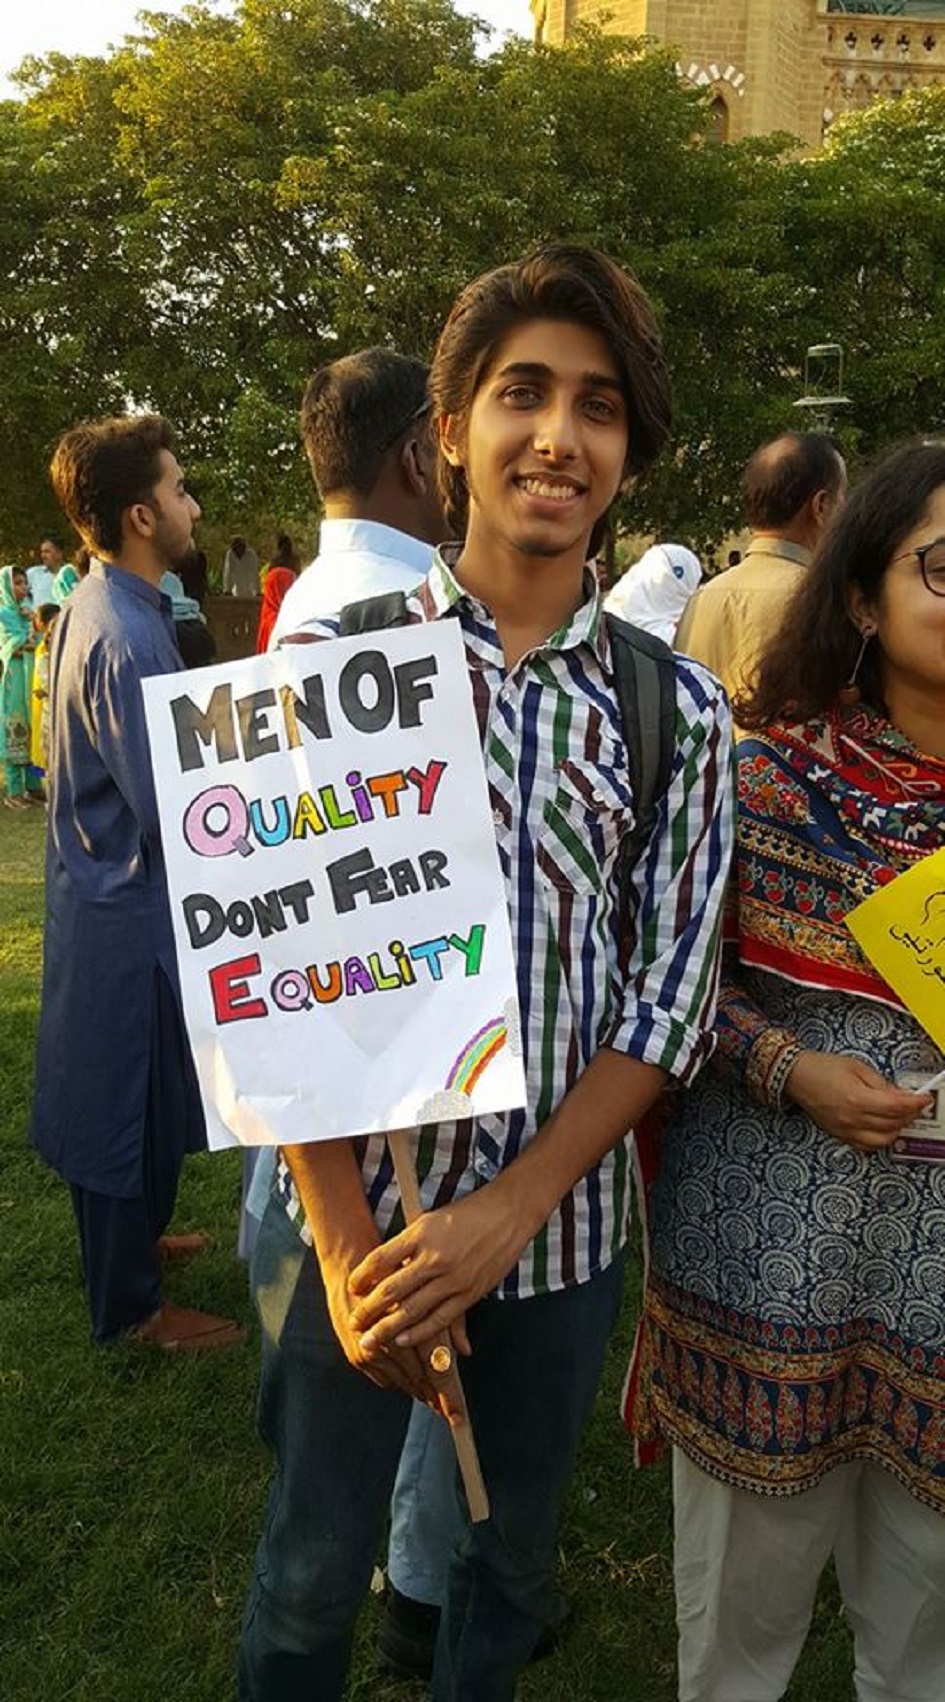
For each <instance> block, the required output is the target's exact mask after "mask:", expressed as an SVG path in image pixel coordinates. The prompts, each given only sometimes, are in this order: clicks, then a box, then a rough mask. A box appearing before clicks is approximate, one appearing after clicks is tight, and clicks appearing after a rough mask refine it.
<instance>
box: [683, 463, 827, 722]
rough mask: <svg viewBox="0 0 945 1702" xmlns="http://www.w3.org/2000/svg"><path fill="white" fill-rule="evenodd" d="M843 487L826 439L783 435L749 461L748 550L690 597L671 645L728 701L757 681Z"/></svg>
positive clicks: (745, 478)
mask: <svg viewBox="0 0 945 1702" xmlns="http://www.w3.org/2000/svg"><path fill="white" fill-rule="evenodd" d="M846 488H847V473H846V467H845V465H844V461H843V457H842V455H841V454H840V451H839V450H838V448H837V446H836V444H835V443H834V442H833V439H832V438H830V437H826V436H824V435H823V433H821V432H815V431H811V432H799V431H790V432H785V434H784V436H783V437H776V438H775V439H774V441H773V442H771V443H765V444H763V445H762V447H761V448H760V449H756V450H755V453H754V455H753V456H752V457H751V460H750V461H749V462H748V465H747V466H746V468H745V471H744V473H743V475H742V497H743V501H744V508H745V518H746V520H747V521H748V524H749V526H750V527H751V529H752V539H751V543H750V544H749V546H748V548H747V550H746V551H745V555H744V558H743V559H742V561H740V562H739V563H738V565H737V567H730V568H728V569H727V571H726V572H725V573H722V574H720V575H719V576H718V578H717V579H711V580H709V581H707V582H706V583H705V584H704V585H702V586H700V588H699V590H698V591H697V592H696V593H695V595H694V596H693V597H691V598H690V600H689V603H688V605H687V607H686V609H685V611H684V613H683V617H682V620H681V621H680V623H679V627H678V629H677V632H676V638H675V646H674V647H675V649H676V650H679V651H681V652H682V654H683V655H685V656H692V657H694V658H695V660H696V661H697V662H703V663H705V665H706V667H709V668H711V669H712V672H713V673H714V674H717V675H718V677H719V679H720V680H721V681H722V684H723V685H724V687H725V689H726V691H727V693H728V695H729V697H730V698H731V699H733V700H737V699H738V698H739V697H741V696H743V695H744V693H745V691H746V689H747V688H748V687H749V686H750V685H751V683H752V682H753V679H754V675H755V672H756V669H757V666H758V662H759V659H760V656H761V653H762V650H763V649H764V646H765V643H766V642H767V639H768V637H769V635H770V634H771V633H772V632H774V630H775V629H776V627H777V626H778V623H779V621H780V618H781V613H782V610H783V609H784V606H785V604H786V603H787V602H788V600H789V598H790V597H791V595H792V593H793V592H794V591H795V590H796V588H797V584H798V580H799V577H800V575H801V574H802V573H803V571H804V569H805V567H806V566H807V564H808V562H809V561H810V559H811V556H812V555H813V552H814V550H815V548H816V546H817V544H818V542H819V540H820V537H821V534H822V532H823V531H824V530H825V528H826V526H827V524H828V522H829V521H830V519H831V517H832V515H833V514H834V512H835V511H836V509H837V508H838V507H839V506H840V504H841V503H842V502H843V499H844V497H845V495H846Z"/></svg>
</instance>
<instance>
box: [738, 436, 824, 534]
mask: <svg viewBox="0 0 945 1702" xmlns="http://www.w3.org/2000/svg"><path fill="white" fill-rule="evenodd" d="M842 480H843V459H842V457H841V454H840V450H839V448H838V446H837V444H836V443H835V442H834V440H833V438H832V437H827V436H826V434H825V433H824V432H820V431H786V432H784V433H783V435H782V436H781V437H776V438H774V439H773V440H772V442H771V443H763V444H762V445H761V448H760V449H756V450H755V453H754V455H753V456H752V457H751V460H750V461H749V462H748V465H747V466H746V468H745V471H744V473H743V474H742V500H743V503H744V507H745V518H746V520H747V521H748V524H749V526H750V527H751V528H752V530H753V531H755V532H764V531H766V530H770V529H771V528H772V527H780V526H789V525H790V523H791V521H792V520H793V519H794V517H795V515H797V514H799V513H800V511H801V509H802V508H803V507H804V504H805V503H806V502H809V501H810V499H811V497H812V496H816V495H817V492H818V491H829V492H830V493H831V494H833V493H834V492H835V491H837V490H839V488H840V485H841V482H842Z"/></svg>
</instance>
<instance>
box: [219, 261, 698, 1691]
mask: <svg viewBox="0 0 945 1702" xmlns="http://www.w3.org/2000/svg"><path fill="white" fill-rule="evenodd" d="M431 393H432V395H433V398H434V410H435V416H436V422H437V426H438V430H439V434H440V444H441V449H442V454H443V462H442V475H443V478H442V482H443V486H444V494H445V498H446V508H447V517H448V519H449V520H450V521H451V522H452V523H453V525H454V527H455V528H456V533H457V535H459V536H463V535H465V542H464V543H463V544H462V545H461V546H456V547H455V548H453V549H452V550H450V551H446V552H440V553H439V554H438V556H437V557H436V558H435V560H434V562H433V566H432V567H431V569H430V572H429V574H428V576H427V578H426V580H425V581H424V583H423V585H422V586H421V587H420V589H419V591H418V593H417V594H416V595H414V596H413V597H411V598H410V600H409V612H410V616H411V618H412V619H414V620H439V619H451V620H457V621H458V622H459V623H460V627H461V630H462V634H463V638H464V641H465V646H466V657H467V664H468V668H469V676H470V687H471V691H472V697H473V702H474V706H475V710H476V714H477V717H478V721H479V727H480V734H481V739H482V749H483V760H484V763H485V767H486V774H487V779H488V785H489V790H490V796H491V801H492V808H493V816H494V820H495V828H496V838H497V844H498V850H499V859H500V864H501V867H502V870H503V874H504V876H505V881H506V891H507V898H508V905H509V916H510V923H511V928H512V938H513V945H514V950H515V956H516V968H517V978H518V993H519V1003H520V1010H521V1022H522V1041H523V1052H524V1058H525V1066H526V1079H527V1095H528V1102H527V1105H526V1106H525V1108H523V1109H522V1110H518V1111H511V1112H508V1113H506V1114H504V1115H493V1116H484V1117H480V1118H477V1119H473V1120H467V1121H463V1122H457V1123H442V1124H437V1125H432V1126H429V1127H425V1128H424V1129H422V1130H421V1131H420V1133H419V1142H418V1152H417V1164H418V1174H419V1177H420V1185H421V1194H422V1199H423V1204H424V1207H425V1210H424V1213H423V1215H422V1216H421V1217H420V1218H419V1219H418V1220H417V1221H416V1222H415V1223H414V1224H412V1225H411V1226H410V1227H409V1228H407V1229H405V1230H400V1232H399V1233H396V1230H397V1225H398V1219H397V1216H396V1213H397V1207H398V1201H397V1194H396V1189H395V1186H394V1184H393V1181H392V1178H391V1175H390V1169H389V1164H388V1161H387V1157H386V1152H385V1143H384V1141H383V1138H381V1137H373V1136H372V1137H369V1138H367V1139H364V1140H359V1141H358V1142H356V1143H352V1142H350V1141H332V1142H327V1143H315V1144H311V1145H306V1146H295V1147H289V1148H287V1149H286V1150H285V1151H284V1153H283V1165H282V1169H281V1172H280V1178H279V1183H280V1185H279V1188H278V1189H277V1190H276V1191H275V1192H274V1194H273V1197H272V1198H271V1199H270V1203H269V1206H268V1208H267V1212H266V1216H265V1218H264V1220H263V1224H262V1227H261V1230H260V1237H259V1243H258V1245H257V1251H256V1263H255V1266H254V1285H255V1290H256V1298H257V1303H258V1305H259V1309H260V1316H261V1320H262V1325H263V1368H262V1389H261V1396H260V1409H259V1410H260V1427H261V1431H262V1434H263V1435H264V1437H265V1439H266V1440H267V1441H268V1442H269V1444H270V1445H271V1446H272V1447H273V1449H274V1451H275V1453H276V1457H277V1468H278V1469H277V1474H276V1478H275V1481H274V1485H273V1490H272V1495H271V1499H270V1506H269V1513H268V1516H267V1520H266V1529H265V1531H264V1534H263V1537H262V1539H261V1541H260V1545H259V1549H258V1551H257V1556H256V1564H255V1568H254V1576H253V1579H252V1582H251V1586H250V1592H249V1599H248V1602H247V1609H246V1616H245V1621H244V1634H243V1646H242V1655H241V1672H240V1695H241V1698H242V1702H337V1699H338V1698H340V1696H341V1694H342V1691H343V1687H344V1682H345V1675H346V1671H347V1665H348V1659H349V1653H350V1645H351V1631H352V1627H353V1622H354V1617H355V1614H356V1612H357V1608H358V1605H359V1602H360V1600H361V1598H362V1596H363V1594H364V1592H365V1591H366V1589H367V1585H368V1582H369V1579H370V1575H371V1565H372V1561H373V1556H374V1549H375V1544H376V1541H377V1535H378V1531H379V1527H380V1524H381V1521H382V1518H383V1514H384V1510H385V1507H386V1503H387V1499H388V1497H389V1494H390V1488H391V1484H392V1482H393V1478H394V1474H395V1471H396V1467H397V1460H398V1456H399V1452H400V1448H401V1444H402V1441H403V1436H404V1432H405V1429H406V1426H407V1422H408V1417H409V1401H408V1399H407V1397H408V1396H410V1395H413V1396H416V1397H418V1398H420V1399H422V1400H425V1401H426V1402H427V1403H428V1404H434V1405H435V1404H437V1403H438V1402H439V1400H440V1399H441V1394H440V1391H439V1390H438V1389H437V1387H436V1386H435V1380H434V1378H433V1374H432V1371H431V1367H430V1362H429V1358H428V1355H429V1351H430V1344H431V1342H432V1341H433V1339H434V1338H435V1337H436V1336H437V1334H438V1333H439V1332H440V1331H441V1330H442V1329H443V1327H444V1326H450V1327H451V1329H452V1332H453V1339H454V1343H455V1345H456V1346H457V1347H458V1349H459V1351H460V1352H462V1353H464V1354H468V1355H469V1357H468V1358H466V1359H465V1361H464V1370H463V1379H464V1384H465V1386H466V1393H467V1398H468V1402H469V1409H470V1414H471V1419H472V1424H473V1428H474V1432H475V1436H476V1440H477V1444H478V1447H479V1452H480V1457H481V1460H482V1466H483V1471H484V1476H485V1480H486V1485H487V1489H488V1492H489V1496H490V1501H491V1507H492V1511H491V1516H490V1518H489V1519H488V1520H487V1521H485V1522H484V1523H480V1524H476V1525H474V1526H469V1527H468V1528H467V1529H466V1531H465V1532H464V1534H463V1536H462V1539H461V1541H460V1543H459V1545H458V1547H457V1548H456V1550H455V1551H454V1555H453V1560H452V1564H451V1567H450V1574H449V1580H448V1587H447V1596H446V1600H445V1603H444V1609H443V1615H442V1620H441V1624H440V1633H439V1640H438V1643H437V1648H436V1656H435V1662H434V1670H433V1687H432V1697H433V1698H434V1702H447V1698H450V1699H451V1702H511V1698H512V1697H513V1695H514V1692H515V1687H516V1680H517V1675H518V1673H519V1672H520V1671H521V1669H522V1667H523V1666H524V1665H525V1663H526V1661H527V1660H528V1658H529V1655H530V1654H531V1652H532V1651H533V1649H534V1648H535V1645H536V1643H537V1642H538V1640H539V1638H540V1637H541V1635H542V1633H543V1632H544V1631H545V1629H546V1628H547V1627H548V1626H550V1625H553V1624H554V1623H555V1621H556V1619H557V1618H558V1616H559V1603H558V1597H557V1593H556V1590H555V1584H554V1560H555V1548H556V1538H557V1525H558V1513H559V1509H560V1504H561V1498H562V1495H563V1493H564V1489H565V1486H566V1483H567V1480H568V1476H569V1473H570V1469H571V1466H572V1463H573V1459H574V1454H575V1450H576V1447H577V1443H578V1440H579V1438H580V1434H581V1431H582V1429H583V1426H584V1423H585V1421H586V1419H587V1416H588V1413H589V1410H590V1407H591V1404H592V1402H593V1398H594V1393H595V1391H596V1387H597V1382H598V1378H599V1374H600V1367H601V1363H602V1359H603V1354H604V1349H605V1346H606V1342H607V1338H608V1334H609V1331H610V1327H611V1324H612V1322H613V1319H614V1317H615V1315H616V1311H617V1308H618V1305H619V1300H620V1288H621V1276H622V1264H623V1257H622V1255H623V1248H624V1245H625V1242H626V1237H627V1232H628V1217H629V1207H630V1193H631V1182H630V1145H631V1138H632V1137H631V1131H632V1128H633V1126H634V1124H635V1123H636V1122H637V1121H638V1120H639V1118H640V1117H641V1116H642V1115H643V1114H644V1112H645V1111H646V1110H647V1109H648V1108H649V1106H650V1105H652V1103H653V1102H654V1100H655V1098H656V1097H657V1095H658V1094H659V1093H660V1091H661V1090H662V1087H663V1086H664V1084H665V1082H666V1080H667V1078H668V1077H670V1076H672V1077H675V1078H676V1079H677V1080H679V1081H686V1080H688V1079H689V1078H690V1077H691V1076H692V1075H693V1074H694V1072H695V1071H696V1070H697V1069H698V1068H699V1066H700V1064H701V1062H702V1061H703V1059H704V1057H705V1056H706V1054H707V1051H708V1049H709V1045H710V1039H709V1030H710V1026H711V1016H712V1004H713V996H714V985H715V961H716V944H717V933H718V922H719V914H720V908H721V901H722V894H723V889H724V881H725V871H726V864H727V859H728V853H729V849H730V841H731V796H730V784H729V760H728V746H729V721H728V715H727V711H726V707H725V703H724V699H723V697H722V693H721V690H720V688H719V686H718V683H717V682H716V681H715V680H714V679H713V678H712V676H711V675H710V674H708V673H707V672H706V671H705V670H703V669H702V668H700V667H699V666H698V665H697V664H693V663H690V662H688V661H686V660H684V659H682V658H680V659H679V660H678V661H677V664H676V696H677V739H678V745H677V750H676V753H675V758H674V762H673V767H672V774H671V778H670V782H669V785H668V788H667V791H666V793H665V795H664V796H663V798H662V799H661V800H660V804H659V808H658V811H657V819H656V822H655V825H654V829H653V832H652V834H651V837H650V840H649V842H648V844H647V846H646V847H645V848H644V851H643V853H642V854H641V856H640V858H639V859H638V862H637V866H636V868H635V870H634V874H633V882H632V884H633V888H634V896H635V901H636V902H635V914H634V916H633V919H632V921H631V919H630V917H629V916H627V915H626V914H625V913H623V912H621V913H619V914H618V908H617V881H616V867H617V853H618V848H619V845H620V842H621V839H622V838H623V836H624V835H625V834H626V832H627V830H628V828H629V827H630V826H631V824H632V822H633V819H634V807H635V801H634V798H633V795H632V790H631V786H630V781H629V774H628V763H627V752H626V746H625V744H624V739H623V730H622V724H621V719H620V712H619V707H618V700H617V695H616V690H615V687H614V681H613V671H612V662H611V649H610V641H609V635H608V630H607V623H606V618H605V617H604V614H603V610H602V606H601V601H600V598H599V595H598V592H597V588H596V584H595V582H594V578H593V575H592V574H589V573H586V572H585V562H586V561H587V559H588V556H589V554H590V553H592V540H593V538H594V536H595V534H596V533H597V532H598V531H599V528H600V523H601V521H602V519H603V517H604V516H605V515H606V512H607V510H608V508H609V506H610V504H611V503H612V501H613V500H614V498H615V496H616V495H617V493H618V491H619V489H620V488H621V486H622V484H623V483H624V482H625V481H626V480H627V479H628V478H630V477H633V476H634V475H635V474H637V473H639V472H641V471H642V470H643V469H645V468H646V467H647V466H648V465H649V463H650V462H651V461H652V460H653V459H654V458H655V456H656V455H657V454H658V452H659V449H660V448H661V446H662V444H663V442H664V440H665V437H666V433H667V430H668V426H669V386H668V379H667V374H666V368H665V364H664V361H663V357H662V351H661V348H660V343H659V335H658V330H657V327H656V322H655V319H654V317H653V313H652V309H651V308H650V305H649V303H648V301H647V300H646V297H645V296H644V295H643V293H642V291H641V290H640V288H639V286H638V285H637V284H636V282H635V280H633V279H632V278H631V277H630V276H629V274H627V273H626V272H624V271H623V270H622V269H621V268H620V267H618V266H617V265H615V264H614V263H613V262H611V261H609V260H607V259H606V258H605V257H604V256H602V255H599V254H597V253H595V252H594V251H593V250H588V249H575V248H568V247H565V246H557V247H553V248H549V249H546V250H543V251H541V252H539V253H538V254H537V255H535V256H533V257H531V259H529V260H526V261H523V262H520V263H519V264H516V265H513V266H507V267H500V268H498V269H497V270H496V271H495V272H492V273H489V274H487V275H486V276H485V277H483V278H481V279H479V280H478V281H477V282H476V283H474V284H472V285H470V286H469V288H468V289H467V290H465V291H464V292H463V294H462V295H461V296H460V299H459V301H458V302H457V304H456V306H455V308H454V309H453V312H452V314H451V316H450V319H449V321H448V322H447V325H446V327H445V329H444V332H443V334H442V336H441V338H440V343H439V346H438V350H437V354H436V357H435V360H434V364H433V369H432V374H431ZM311 630H312V631H313V632H314V633H315V634H317V635H323V636H329V635H330V634H331V633H333V632H334V631H336V630H337V622H334V623H333V622H319V623H314V624H313V627H312V628H311Z"/></svg>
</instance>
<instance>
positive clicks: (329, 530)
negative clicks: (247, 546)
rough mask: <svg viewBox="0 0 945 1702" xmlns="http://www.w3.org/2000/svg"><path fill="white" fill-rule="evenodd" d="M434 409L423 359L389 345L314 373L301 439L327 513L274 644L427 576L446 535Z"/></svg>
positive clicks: (286, 603) (283, 611) (282, 612)
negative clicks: (319, 619)
mask: <svg viewBox="0 0 945 1702" xmlns="http://www.w3.org/2000/svg"><path fill="white" fill-rule="evenodd" d="M429 412H430V403H429V400H428V397H427V368H426V367H425V366H424V365H423V364H422V362H421V361H417V360H411V359H409V358H408V357H407V356H405V355H398V354H394V353H393V352H392V351H391V350H390V349H361V350H359V351H358V352H357V353H356V354H353V355H346V356H344V357H343V358H342V359H341V360H337V361H333V362H332V363H331V365H330V366H325V367H321V368H320V369H319V371H318V372H315V373H313V374H312V377H311V378H310V379H309V382H308V385H307V386H306V390H305V395H304V397H303V399H302V416H301V425H302V441H303V442H304V444H305V452H306V454H307V456H308V459H309V464H310V466H311V469H312V477H313V478H314V480H315V486H316V489H317V491H318V494H319V497H320V498H321V501H322V504H323V507H324V511H325V518H324V520H323V521H322V524H321V529H320V532H319V539H318V554H317V556H316V557H315V560H314V561H313V562H312V564H311V566H310V567H307V568H306V569H305V572H304V573H302V574H301V575H300V577H299V579H298V580H297V581H296V583H295V585H293V586H292V587H291V589H290V590H289V591H288V593H287V594H286V598H285V601H284V602H283V604H282V607H281V609H280V610H279V614H278V616H277V618H276V624H275V626H274V628H273V632H272V638H271V640H270V648H271V649H274V648H275V646H276V645H277V644H278V643H279V640H280V639H281V638H282V637H283V636H284V635H285V634H286V633H291V632H296V631H297V630H298V629H299V627H301V626H304V625H305V623H306V621H310V620H314V619H316V618H317V617H318V616H320V615H331V614H337V613H338V610H339V609H341V608H343V607H344V605H345V604H346V603H356V602H358V601H359V600H360V599H361V598H362V597H374V596H378V595H380V594H381V593H382V592H385V591H411V590H412V589H413V587H414V586H415V585H418V584H419V582H420V580H421V579H423V578H424V577H425V576H426V573H427V570H428V568H429V566H430V558H431V555H432V553H433V546H434V545H435V544H437V543H440V542H442V540H443V537H444V535H445V533H444V528H443V515H442V510H441V508H440V502H439V497H438V496H437V490H436V477H435V470H436V453H435V448H434V445H433V443H432V441H431V439H430V434H429V429H428V416H429Z"/></svg>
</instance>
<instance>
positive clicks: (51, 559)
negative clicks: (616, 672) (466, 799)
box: [39, 538, 63, 573]
mask: <svg viewBox="0 0 945 1702" xmlns="http://www.w3.org/2000/svg"><path fill="white" fill-rule="evenodd" d="M39 559H40V561H41V562H42V564H43V566H44V567H48V569H49V571H50V573H58V572H59V569H60V568H61V566H62V560H63V557H62V551H61V549H60V548H59V545H58V544H54V543H53V541H52V539H51V538H44V539H43V541H42V543H41V544H40V546H39Z"/></svg>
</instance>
